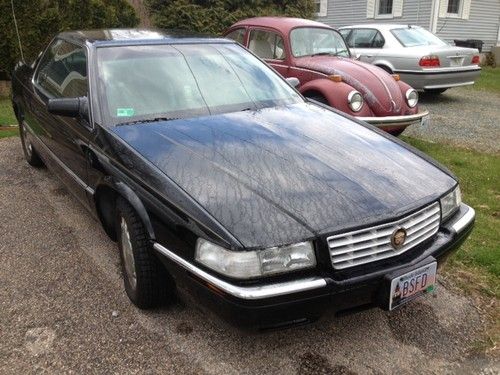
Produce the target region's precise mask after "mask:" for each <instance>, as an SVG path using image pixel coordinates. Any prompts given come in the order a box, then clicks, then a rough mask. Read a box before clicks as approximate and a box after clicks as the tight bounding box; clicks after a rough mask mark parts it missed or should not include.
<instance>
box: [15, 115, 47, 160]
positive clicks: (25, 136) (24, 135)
mask: <svg viewBox="0 0 500 375" xmlns="http://www.w3.org/2000/svg"><path fill="white" fill-rule="evenodd" d="M19 135H20V137H21V144H22V146H23V153H24V157H25V159H26V161H27V162H28V164H29V165H31V166H33V167H37V168H40V167H43V161H42V159H40V156H39V155H38V153H37V152H36V150H35V147H33V143H32V142H31V135H30V134H29V132H28V130H27V129H26V125H24V123H22V122H21V123H20V124H19Z"/></svg>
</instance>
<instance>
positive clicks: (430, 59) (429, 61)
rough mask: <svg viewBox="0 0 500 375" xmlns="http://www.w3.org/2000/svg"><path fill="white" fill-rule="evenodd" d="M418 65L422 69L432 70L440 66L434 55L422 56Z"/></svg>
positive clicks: (437, 58)
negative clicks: (431, 68)
mask: <svg viewBox="0 0 500 375" xmlns="http://www.w3.org/2000/svg"><path fill="white" fill-rule="evenodd" d="M418 64H419V65H420V66H423V67H424V68H429V67H433V68H434V67H437V66H441V62H440V61H439V57H437V56H436V55H430V56H424V57H422V58H421V59H420V62H419V63H418Z"/></svg>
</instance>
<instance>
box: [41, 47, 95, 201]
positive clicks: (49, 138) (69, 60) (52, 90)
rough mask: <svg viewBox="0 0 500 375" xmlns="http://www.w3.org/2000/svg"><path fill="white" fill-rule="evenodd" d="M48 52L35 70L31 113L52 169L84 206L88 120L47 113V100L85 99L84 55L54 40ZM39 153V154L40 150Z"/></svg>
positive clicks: (89, 127) (78, 48)
mask: <svg viewBox="0 0 500 375" xmlns="http://www.w3.org/2000/svg"><path fill="white" fill-rule="evenodd" d="M54 43H55V45H53V46H52V47H53V48H52V49H51V53H50V54H48V55H47V53H46V55H47V56H44V57H43V58H42V60H41V61H40V64H39V66H38V67H37V70H36V73H35V76H34V79H33V86H34V91H35V96H36V98H37V100H36V101H35V102H34V107H35V110H34V114H35V116H36V117H37V120H38V121H37V122H38V124H39V125H40V127H41V128H43V134H44V137H43V139H42V141H43V143H44V144H45V146H46V149H47V150H46V151H47V154H48V156H49V157H50V158H51V159H52V160H53V162H54V163H53V165H52V167H53V168H52V169H54V171H55V172H56V173H57V174H58V175H59V176H60V178H61V179H62V180H63V182H64V183H65V184H66V185H67V186H68V187H69V188H70V190H71V191H72V192H73V193H74V194H75V195H76V196H77V198H79V199H80V200H81V201H82V203H84V204H85V205H88V200H87V197H86V189H87V160H86V156H87V155H86V154H87V150H88V147H87V145H88V141H89V137H90V132H91V126H90V123H89V120H88V119H84V118H76V119H75V118H69V117H62V116H54V115H52V114H50V113H49V112H48V111H47V103H48V100H49V99H51V98H73V97H81V96H88V80H87V56H86V52H85V49H84V48H83V47H82V46H78V45H76V44H72V43H69V42H67V41H64V40H56V41H55V42H54ZM42 152H43V151H42Z"/></svg>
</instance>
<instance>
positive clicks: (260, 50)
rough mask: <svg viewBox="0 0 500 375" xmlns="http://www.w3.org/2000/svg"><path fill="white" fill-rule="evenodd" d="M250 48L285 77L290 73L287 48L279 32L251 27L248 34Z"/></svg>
mask: <svg viewBox="0 0 500 375" xmlns="http://www.w3.org/2000/svg"><path fill="white" fill-rule="evenodd" d="M248 49H249V50H250V51H252V52H253V53H255V54H256V55H257V56H259V57H260V58H261V59H263V60H265V61H266V63H268V64H269V65H271V66H272V67H273V68H274V69H276V71H277V72H278V73H280V74H281V75H282V76H283V77H285V78H286V77H288V75H289V65H288V63H287V58H286V48H285V42H284V39H283V37H282V36H281V35H280V34H278V33H277V32H274V31H270V30H263V29H251V30H250V32H249V35H248Z"/></svg>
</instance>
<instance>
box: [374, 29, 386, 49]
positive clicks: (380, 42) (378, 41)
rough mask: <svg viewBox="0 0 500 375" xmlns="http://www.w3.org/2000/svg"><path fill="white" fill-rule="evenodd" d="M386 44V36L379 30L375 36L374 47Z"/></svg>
mask: <svg viewBox="0 0 500 375" xmlns="http://www.w3.org/2000/svg"><path fill="white" fill-rule="evenodd" d="M384 44H385V39H384V37H383V36H382V34H380V32H379V31H377V35H375V38H373V42H372V48H382V47H383V46H384Z"/></svg>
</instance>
